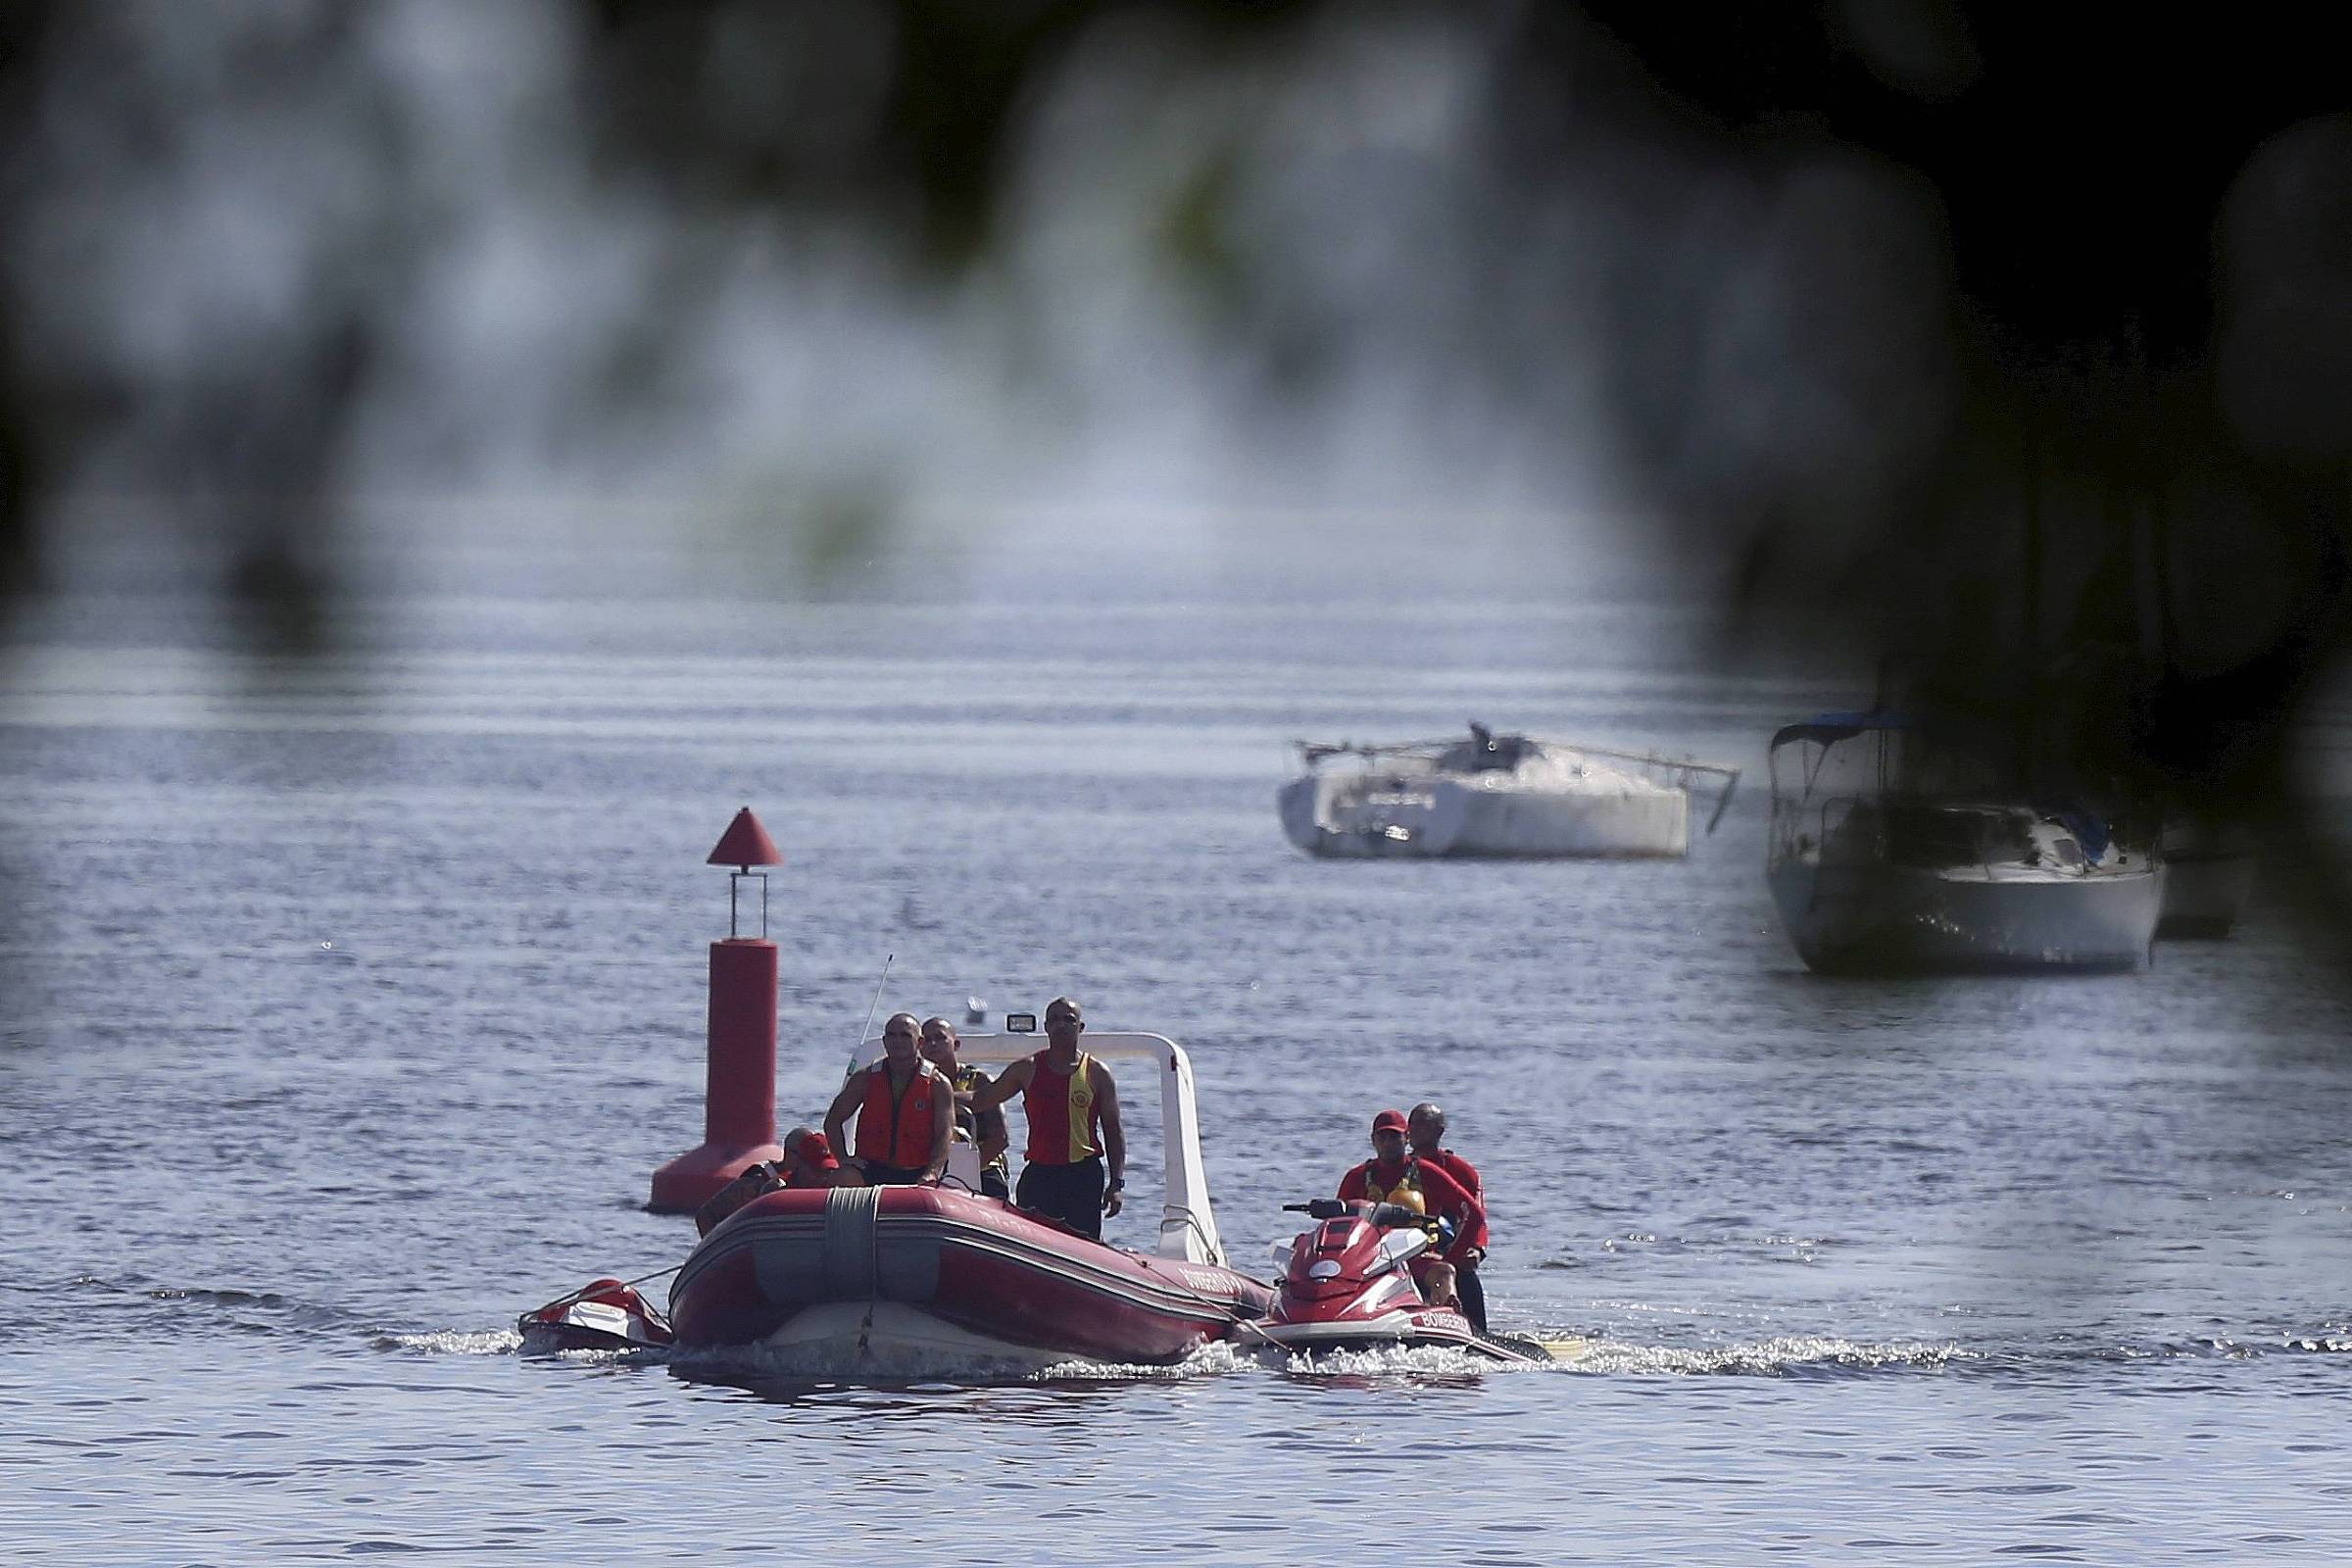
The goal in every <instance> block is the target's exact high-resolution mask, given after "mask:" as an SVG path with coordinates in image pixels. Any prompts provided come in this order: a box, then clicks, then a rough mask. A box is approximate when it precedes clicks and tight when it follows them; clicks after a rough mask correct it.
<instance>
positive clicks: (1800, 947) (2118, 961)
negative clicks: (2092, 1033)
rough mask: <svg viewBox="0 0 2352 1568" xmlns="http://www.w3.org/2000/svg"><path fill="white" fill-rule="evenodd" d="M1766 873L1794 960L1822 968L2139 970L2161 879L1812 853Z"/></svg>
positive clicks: (2150, 874) (2144, 874) (2152, 874)
mask: <svg viewBox="0 0 2352 1568" xmlns="http://www.w3.org/2000/svg"><path fill="white" fill-rule="evenodd" d="M1767 879H1768V880H1769V881H1770V883H1771V886H1772V896H1773V902H1774V904H1775V905H1777V906H1778V907H1779V908H1780V912H1781V919H1782V922H1783V924H1784V925H1786V927H1787V928H1788V931H1789V939H1790V941H1791V942H1792V943H1793V944H1794V945H1795V947H1796V951H1797V956H1799V957H1801V958H1803V959H1804V961H1805V966H1806V967H1807V968H1809V969H1813V970H1816V971H1818V972H1821V973H1824V974H1918V973H1968V972H1980V971H1987V970H1991V971H2016V970H2038V969H2084V970H2102V969H2104V970H2127V969H2137V968H2141V967H2143V966H2145V964H2146V963H2147V961H2148V946H2149V944H2150V943H2151V942H2152V941H2154V939H2155V935H2156V921H2157V916H2158V913H2159V911H2160V909H2161V907H2162V904H2163V887H2164V878H2163V876H2162V875H2161V874H2159V873H2158V872H2157V871H2156V870H2154V869H2153V868H2151V869H2148V870H2145V871H2131V872H2118V873H2104V874H2093V875H2087V876H2081V875H2072V876H2070V875H2053V876H2050V877H2047V878H2040V879H2034V878H2025V877H2011V878H1990V877H1985V876H1962V875H1954V874H1950V873H1947V872H1945V871H1939V870H1935V869H1930V868H1925V867H1917V866H1906V865H1894V864H1887V863H1885V862H1860V863H1855V864H1835V863H1833V864H1828V865H1825V864H1823V863H1822V862H1820V861H1818V860H1787V861H1783V862H1781V863H1779V864H1776V865H1773V866H1772V867H1770V868H1769V870H1768V872H1767Z"/></svg>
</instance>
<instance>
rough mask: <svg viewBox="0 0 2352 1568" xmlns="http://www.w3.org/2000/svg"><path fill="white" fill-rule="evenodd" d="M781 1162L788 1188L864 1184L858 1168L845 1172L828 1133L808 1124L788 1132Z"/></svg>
mask: <svg viewBox="0 0 2352 1568" xmlns="http://www.w3.org/2000/svg"><path fill="white" fill-rule="evenodd" d="M776 1163H777V1164H779V1165H782V1166H783V1167H784V1185H785V1186H787V1187H858V1186H862V1185H864V1184H863V1183H862V1182H860V1181H859V1180H858V1173H857V1172H856V1171H845V1170H843V1169H842V1168H841V1161H840V1160H839V1159H837V1158H835V1157H834V1154H833V1146H832V1145H831V1144H830V1143H828V1142H827V1141H826V1139H825V1135H824V1134H823V1133H820V1132H815V1131H812V1130H810V1129H809V1128H807V1127H795V1128H794V1129H793V1130H792V1131H791V1132H789V1133H786V1134H785V1135H784V1157H783V1158H782V1159H780V1160H778V1161H776Z"/></svg>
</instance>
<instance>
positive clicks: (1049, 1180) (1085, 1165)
mask: <svg viewBox="0 0 2352 1568" xmlns="http://www.w3.org/2000/svg"><path fill="white" fill-rule="evenodd" d="M1014 1201H1015V1202H1017V1203H1019V1204H1020V1205H1021V1207H1023V1208H1025V1209H1027V1210H1029V1211H1030V1212H1031V1213H1033V1214H1043V1215H1045V1216H1046V1218H1048V1219H1057V1220H1059V1221H1061V1222H1062V1223H1063V1224H1064V1225H1067V1226H1068V1227H1069V1228H1070V1229H1072V1230H1074V1231H1076V1232H1077V1233H1078V1234H1079V1235H1081V1236H1091V1237H1093V1238H1094V1239H1095V1240H1096V1241H1098V1242H1099V1241H1101V1240H1102V1239H1103V1156H1102V1155H1100V1154H1097V1155H1095V1156H1094V1157H1093V1158H1091V1159H1082V1160H1079V1161H1078V1162H1077V1163H1076V1164H1073V1165H1041V1164H1039V1163H1038V1162H1037V1161H1035V1160H1031V1161H1030V1162H1029V1163H1028V1164H1026V1165H1023V1166H1022V1167H1021V1196H1020V1197H1019V1198H1017V1199H1015V1200H1014Z"/></svg>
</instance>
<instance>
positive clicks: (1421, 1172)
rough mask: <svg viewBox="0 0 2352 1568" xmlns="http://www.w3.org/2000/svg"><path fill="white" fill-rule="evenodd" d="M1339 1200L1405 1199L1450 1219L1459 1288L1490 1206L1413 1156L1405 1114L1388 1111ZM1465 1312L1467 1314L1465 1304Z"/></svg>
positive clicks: (1450, 1258) (1450, 1253)
mask: <svg viewBox="0 0 2352 1568" xmlns="http://www.w3.org/2000/svg"><path fill="white" fill-rule="evenodd" d="M1340 1199H1341V1201H1344V1202H1366V1203H1401V1204H1403V1205H1404V1206H1405V1207H1407V1208H1417V1209H1419V1210H1420V1211H1421V1212H1422V1213H1424V1214H1427V1215H1429V1216H1430V1217H1431V1218H1432V1219H1445V1220H1449V1221H1451V1222H1452V1224H1453V1241H1452V1243H1451V1244H1450V1245H1448V1246H1447V1247H1446V1250H1445V1252H1444V1253H1443V1254H1441V1256H1442V1259H1443V1261H1445V1262H1447V1263H1450V1264H1452V1265H1453V1270H1454V1288H1455V1290H1456V1291H1457V1292H1459V1290H1460V1288H1461V1277H1462V1256H1463V1254H1464V1253H1465V1252H1466V1251H1468V1250H1469V1241H1470V1238H1471V1237H1472V1236H1474V1235H1476V1234H1478V1232H1479V1230H1480V1229H1481V1227H1483V1226H1484V1225H1485V1223H1486V1218H1487V1214H1486V1210H1485V1208H1483V1207H1482V1206H1481V1205H1480V1203H1479V1201H1478V1200H1477V1199H1475V1198H1473V1197H1471V1196H1470V1194H1469V1192H1468V1191H1467V1190H1465V1189H1464V1188H1463V1186H1462V1184H1461V1183H1459V1182H1457V1181H1455V1180H1454V1179H1453V1177H1452V1176H1450V1175H1448V1174H1447V1173H1446V1170H1445V1169H1444V1167H1442V1166H1438V1165H1426V1164H1423V1163H1422V1162H1421V1161H1419V1160H1417V1159H1415V1158H1414V1157H1413V1155H1412V1152H1411V1151H1410V1150H1409V1149H1408V1148H1407V1147H1406V1145H1405V1120H1404V1112H1402V1111H1400V1110H1384V1111H1382V1112H1381V1113H1380V1114H1379V1115H1377V1116H1375V1117H1373V1118H1372V1157H1371V1158H1370V1159H1367V1160H1365V1161H1364V1162H1363V1163H1362V1164H1361V1165H1358V1166H1356V1167H1355V1169H1353V1170H1351V1171H1349V1172H1348V1174H1347V1175H1345V1176H1343V1177H1341V1178H1340ZM1463 1315H1464V1316H1465V1317H1467V1316H1469V1312H1468V1310H1467V1303H1465V1310H1464V1312H1463ZM1472 1321H1473V1322H1476V1321H1477V1320H1476V1319H1472ZM1484 1326H1485V1325H1484V1324H1480V1327H1482V1328H1483V1327H1484Z"/></svg>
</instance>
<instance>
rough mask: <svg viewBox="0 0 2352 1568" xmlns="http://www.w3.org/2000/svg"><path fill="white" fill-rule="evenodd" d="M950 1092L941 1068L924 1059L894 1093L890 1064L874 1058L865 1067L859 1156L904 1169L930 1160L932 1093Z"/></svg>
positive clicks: (942, 1093) (859, 1113)
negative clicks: (891, 1083) (872, 1062)
mask: <svg viewBox="0 0 2352 1568" xmlns="http://www.w3.org/2000/svg"><path fill="white" fill-rule="evenodd" d="M949 1093H952V1091H951V1090H950V1089H949V1088H948V1086H947V1084H946V1083H945V1082H944V1081H943V1080H942V1079H941V1078H940V1076H939V1074H938V1072H937V1071H936V1070H934V1069H933V1068H932V1066H931V1064H930V1063H928V1062H925V1063H924V1064H923V1065H922V1066H921V1067H920V1068H918V1069H917V1070H916V1072H915V1074H914V1076H913V1077H911V1078H909V1079H908V1080H907V1087H906V1088H905V1089H902V1090H901V1091H899V1092H898V1093H897V1094H895V1095H894V1094H892V1093H891V1092H890V1067H889V1065H888V1064H887V1063H885V1062H879V1061H877V1062H875V1063H874V1064H873V1065H872V1066H871V1067H868V1068H867V1069H866V1071H865V1103H864V1104H863V1105H862V1106H860V1107H859V1108H858V1148H857V1151H856V1152H857V1155H858V1158H859V1159H872V1160H879V1161H880V1162H881V1163H883V1164H885V1165H896V1166H898V1167H899V1168H900V1169H901V1170H921V1169H922V1168H923V1167H924V1166H925V1165H928V1164H930V1163H931V1116H932V1109H931V1106H932V1097H933V1096H934V1095H944V1094H949Z"/></svg>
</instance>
